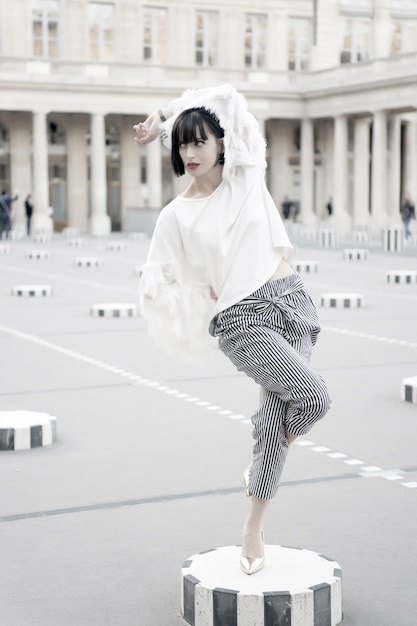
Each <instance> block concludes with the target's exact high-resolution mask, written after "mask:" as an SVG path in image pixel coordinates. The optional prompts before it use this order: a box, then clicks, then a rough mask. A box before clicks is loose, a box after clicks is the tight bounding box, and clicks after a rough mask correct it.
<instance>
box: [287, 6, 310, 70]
mask: <svg viewBox="0 0 417 626" xmlns="http://www.w3.org/2000/svg"><path fill="white" fill-rule="evenodd" d="M311 41H312V29H311V20H310V19H308V18H301V17H300V18H295V17H294V18H292V19H290V27H289V33H288V69H289V70H293V71H295V72H302V71H305V70H308V69H309V67H310V50H311Z"/></svg>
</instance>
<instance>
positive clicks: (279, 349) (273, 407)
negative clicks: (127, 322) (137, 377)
mask: <svg viewBox="0 0 417 626" xmlns="http://www.w3.org/2000/svg"><path fill="white" fill-rule="evenodd" d="M135 130H136V135H137V137H136V141H137V142H138V143H139V144H140V145H141V144H146V143H149V142H150V141H153V140H154V139H155V138H156V137H158V136H159V134H160V133H161V136H162V137H163V140H164V143H166V144H167V145H168V146H169V147H170V149H171V162H172V166H173V169H174V171H175V173H176V174H177V175H178V176H181V175H183V174H184V172H185V171H187V172H188V173H189V174H190V176H191V182H190V184H189V186H188V187H187V188H186V190H185V191H184V192H183V193H182V194H180V195H179V196H177V197H176V198H175V199H174V200H173V201H172V202H170V203H169V204H168V205H167V206H166V207H165V208H164V209H163V210H162V212H161V214H160V216H159V218H158V221H157V224H156V227H155V231H154V234H153V238H152V242H151V246H150V249H149V253H148V259H147V262H146V264H145V266H144V267H143V272H142V276H141V280H140V288H139V289H140V304H141V312H142V315H143V317H145V319H147V321H148V327H149V330H150V331H151V333H152V334H153V335H154V336H155V337H157V338H158V339H159V341H162V342H163V343H164V345H165V346H167V347H169V348H170V349H171V350H172V349H175V348H176V349H177V351H179V352H181V353H182V354H185V353H188V354H195V353H196V352H200V353H201V352H202V351H203V349H204V347H209V348H212V345H211V344H209V343H208V341H207V339H210V340H211V342H212V341H213V339H212V338H213V337H215V338H216V343H217V342H218V345H219V347H220V349H221V350H222V351H223V352H224V353H225V355H226V356H228V357H229V359H230V360H231V361H232V363H234V365H235V366H236V367H237V368H238V369H239V370H240V371H243V372H245V373H246V374H247V375H248V376H250V377H251V378H253V379H254V380H255V382H257V383H258V384H259V385H260V389H261V394H260V406H259V409H258V410H257V411H256V413H255V414H254V415H253V417H252V423H253V425H254V431H253V436H254V439H255V445H254V451H253V452H254V454H253V459H252V463H251V465H250V467H249V468H248V469H247V470H246V472H245V474H244V479H245V486H246V493H247V495H248V496H249V497H250V509H249V513H248V516H247V519H246V522H245V525H244V529H243V541H242V555H241V567H242V569H243V571H244V572H245V573H246V574H254V573H255V572H257V571H259V570H260V569H261V568H262V567H263V565H264V546H263V532H262V526H263V520H264V515H265V511H266V508H267V505H268V502H269V501H270V500H271V499H272V498H273V497H274V496H275V495H276V492H277V490H278V484H279V478H280V475H281V472H282V469H283V465H284V462H285V458H286V454H287V450H288V446H289V444H290V443H291V442H292V441H294V439H295V438H296V437H298V436H300V435H304V434H306V433H307V432H308V431H309V430H310V429H311V427H312V426H313V424H314V423H315V422H316V421H317V420H319V419H320V418H321V417H322V416H323V415H324V414H325V413H326V412H327V410H328V408H329V404H330V398H329V394H328V391H327V388H326V385H325V383H324V382H323V380H322V378H321V377H320V376H319V375H318V374H317V373H316V372H315V371H314V370H313V369H312V368H311V367H310V365H309V359H310V353H311V349H312V346H313V345H314V343H315V342H316V339H317V334H318V332H319V330H320V328H319V324H318V319H317V313H316V309H315V307H314V305H313V303H312V301H311V299H310V297H309V295H308V294H307V293H306V291H305V289H304V286H303V283H302V281H301V278H300V276H299V275H298V274H297V273H295V272H294V271H293V269H292V267H291V265H290V261H291V255H292V246H291V243H290V241H289V239H288V236H287V233H286V231H285V229H284V226H283V223H282V220H281V218H280V216H279V212H278V210H277V208H276V206H275V204H274V202H273V200H272V198H271V196H270V194H269V192H268V190H267V188H266V185H265V177H264V174H265V168H266V161H265V140H264V139H263V137H262V136H261V134H260V131H259V127H258V124H257V122H256V120H255V118H254V117H253V115H251V114H250V113H249V112H248V110H247V103H246V100H245V99H244V98H243V96H242V95H241V94H240V93H238V92H237V91H236V90H235V89H234V88H233V87H231V86H229V85H223V86H220V87H216V88H207V89H198V90H190V91H186V92H185V93H184V94H183V95H182V97H181V98H179V99H178V100H174V101H173V102H172V103H171V104H170V105H169V106H168V107H166V108H164V109H162V110H161V109H160V110H159V111H158V112H157V113H153V114H152V115H151V116H150V117H148V119H147V120H146V121H145V122H144V123H140V124H138V125H137V126H135ZM208 329H209V333H208V332H207V330H208ZM210 335H211V337H210Z"/></svg>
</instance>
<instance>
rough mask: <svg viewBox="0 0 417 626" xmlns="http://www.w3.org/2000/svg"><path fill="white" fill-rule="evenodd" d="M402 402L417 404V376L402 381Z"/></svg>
mask: <svg viewBox="0 0 417 626" xmlns="http://www.w3.org/2000/svg"><path fill="white" fill-rule="evenodd" d="M401 400H404V401H405V402H411V403H412V404H417V376H414V377H413V378H404V379H403V380H402V381H401Z"/></svg>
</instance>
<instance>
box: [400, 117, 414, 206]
mask: <svg viewBox="0 0 417 626" xmlns="http://www.w3.org/2000/svg"><path fill="white" fill-rule="evenodd" d="M406 120H407V123H406V127H405V151H404V153H405V154H404V157H405V163H404V188H403V191H404V195H407V194H408V195H409V196H410V197H411V200H412V201H413V202H414V203H416V201H417V155H416V150H417V136H416V133H417V122H416V116H415V114H414V115H407V118H406Z"/></svg>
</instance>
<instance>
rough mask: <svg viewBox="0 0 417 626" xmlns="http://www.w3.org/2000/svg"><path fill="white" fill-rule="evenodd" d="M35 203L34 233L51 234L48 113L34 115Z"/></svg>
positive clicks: (42, 112) (32, 225)
mask: <svg viewBox="0 0 417 626" xmlns="http://www.w3.org/2000/svg"><path fill="white" fill-rule="evenodd" d="M33 192H34V193H33V196H34V197H33V203H34V210H33V215H32V224H31V231H32V233H36V232H43V233H51V232H52V230H53V221H52V218H51V215H50V209H49V178H48V135H47V129H46V113H45V112H44V111H35V112H34V114H33Z"/></svg>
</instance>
